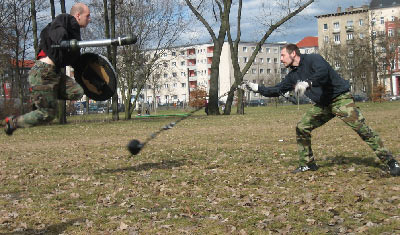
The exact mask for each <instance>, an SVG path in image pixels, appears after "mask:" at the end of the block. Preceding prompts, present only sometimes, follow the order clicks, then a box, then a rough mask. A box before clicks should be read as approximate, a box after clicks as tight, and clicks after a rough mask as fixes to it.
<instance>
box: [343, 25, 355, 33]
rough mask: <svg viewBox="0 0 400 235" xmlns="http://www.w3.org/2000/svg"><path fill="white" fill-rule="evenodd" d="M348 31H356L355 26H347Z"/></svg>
mask: <svg viewBox="0 0 400 235" xmlns="http://www.w3.org/2000/svg"><path fill="white" fill-rule="evenodd" d="M345 28H346V32H354V26H353V25H350V26H346V27H345Z"/></svg>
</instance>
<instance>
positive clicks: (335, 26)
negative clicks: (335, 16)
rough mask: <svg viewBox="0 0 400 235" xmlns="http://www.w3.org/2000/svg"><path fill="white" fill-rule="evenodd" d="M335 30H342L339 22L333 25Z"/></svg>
mask: <svg viewBox="0 0 400 235" xmlns="http://www.w3.org/2000/svg"><path fill="white" fill-rule="evenodd" d="M333 29H334V30H339V29H340V25H339V22H334V23H333Z"/></svg>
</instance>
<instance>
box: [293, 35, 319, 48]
mask: <svg viewBox="0 0 400 235" xmlns="http://www.w3.org/2000/svg"><path fill="white" fill-rule="evenodd" d="M296 45H297V47H299V48H302V47H318V37H305V38H303V39H302V40H300V42H298V43H297V44H296Z"/></svg>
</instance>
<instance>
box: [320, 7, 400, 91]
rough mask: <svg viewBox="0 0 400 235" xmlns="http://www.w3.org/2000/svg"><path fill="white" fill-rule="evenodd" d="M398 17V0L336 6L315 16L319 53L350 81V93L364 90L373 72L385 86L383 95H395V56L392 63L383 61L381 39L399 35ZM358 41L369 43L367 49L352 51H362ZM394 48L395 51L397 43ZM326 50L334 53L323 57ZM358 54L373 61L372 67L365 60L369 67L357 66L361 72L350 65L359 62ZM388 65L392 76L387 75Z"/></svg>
mask: <svg viewBox="0 0 400 235" xmlns="http://www.w3.org/2000/svg"><path fill="white" fill-rule="evenodd" d="M399 17H400V0H372V1H371V2H370V4H369V5H363V6H361V7H352V6H351V7H349V8H346V9H342V8H341V7H338V8H337V11H336V12H334V13H330V14H325V15H319V16H316V18H317V21H318V45H319V53H320V54H321V55H323V56H325V57H326V59H327V60H328V61H329V62H330V63H331V64H332V65H333V67H334V68H335V69H336V70H337V71H338V72H339V73H340V74H341V75H342V76H343V77H344V78H345V79H349V80H350V82H351V84H352V91H353V92H354V93H358V92H361V93H362V92H366V90H367V89H366V88H367V86H369V87H371V86H372V85H371V82H370V81H372V80H373V79H372V78H373V77H375V74H376V76H377V77H376V78H377V79H376V80H377V82H378V84H381V85H384V86H385V88H386V94H387V95H399V90H400V89H399V78H400V69H399V60H398V58H399V56H398V55H396V56H395V58H393V60H392V62H387V61H384V58H385V57H386V50H387V48H385V47H384V46H383V43H382V40H388V38H390V37H395V36H399V33H400V31H399V28H400V27H399V25H400V24H399V23H398V22H399ZM361 44H363V45H369V48H370V49H368V52H366V53H365V54H364V55H361V56H360V55H357V54H355V52H357V51H358V52H359V51H362V50H360V48H362V47H361V46H360V45H361ZM372 45H373V46H372ZM395 47H396V49H395V50H396V52H397V53H398V50H399V47H398V45H395ZM371 48H372V49H373V50H371ZM328 50H331V51H332V50H333V51H334V50H336V51H337V53H336V54H334V55H333V56H331V57H330V58H327V57H329V56H327V55H328V54H327V53H326V54H324V52H326V51H328ZM339 51H340V53H339ZM368 53H369V55H368ZM362 57H364V58H367V57H370V58H371V60H374V61H375V62H374V64H375V68H374V67H373V66H371V64H369V63H367V64H369V66H363V67H364V68H361V69H360V68H359V69H358V70H363V69H364V70H365V71H357V69H356V68H355V67H354V66H353V67H352V65H353V64H357V61H358V63H359V64H360V60H361V59H362ZM361 64H362V63H361ZM359 67H360V66H359ZM361 67H362V66H361ZM390 67H392V72H393V74H392V75H388V74H389V69H388V68H390ZM366 81H369V82H366ZM366 83H368V84H366Z"/></svg>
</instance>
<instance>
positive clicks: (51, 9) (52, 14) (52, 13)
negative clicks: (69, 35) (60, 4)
mask: <svg viewBox="0 0 400 235" xmlns="http://www.w3.org/2000/svg"><path fill="white" fill-rule="evenodd" d="M50 12H51V18H52V19H53V20H54V19H55V18H56V8H55V6H54V0H50Z"/></svg>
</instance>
